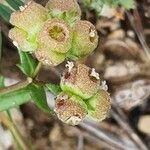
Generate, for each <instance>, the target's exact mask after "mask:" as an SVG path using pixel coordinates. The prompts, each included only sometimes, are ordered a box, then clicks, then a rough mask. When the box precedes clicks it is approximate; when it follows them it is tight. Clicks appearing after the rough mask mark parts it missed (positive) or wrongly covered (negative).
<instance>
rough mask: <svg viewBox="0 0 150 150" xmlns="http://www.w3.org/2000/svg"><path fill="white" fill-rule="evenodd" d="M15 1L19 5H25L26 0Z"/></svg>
mask: <svg viewBox="0 0 150 150" xmlns="http://www.w3.org/2000/svg"><path fill="white" fill-rule="evenodd" d="M12 1H14V2H15V3H16V4H17V5H18V6H23V5H24V2H23V1H21V0H12Z"/></svg>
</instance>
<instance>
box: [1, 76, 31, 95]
mask: <svg viewBox="0 0 150 150" xmlns="http://www.w3.org/2000/svg"><path fill="white" fill-rule="evenodd" d="M31 83H32V79H31V78H27V79H26V80H25V81H21V82H19V83H16V84H14V85H11V86H8V87H4V88H0V95H3V94H7V93H10V92H13V91H16V90H19V89H23V88H25V87H27V86H28V85H29V84H31Z"/></svg>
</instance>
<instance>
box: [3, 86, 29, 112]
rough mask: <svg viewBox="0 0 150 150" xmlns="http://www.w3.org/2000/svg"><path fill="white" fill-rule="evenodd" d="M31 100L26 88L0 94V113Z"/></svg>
mask: <svg viewBox="0 0 150 150" xmlns="http://www.w3.org/2000/svg"><path fill="white" fill-rule="evenodd" d="M29 100H31V96H30V91H29V90H28V88H23V89H19V90H16V91H12V92H10V93H6V94H1V93H0V111H5V110H7V109H10V108H12V107H17V106H19V105H21V104H24V103H26V102H28V101H29Z"/></svg>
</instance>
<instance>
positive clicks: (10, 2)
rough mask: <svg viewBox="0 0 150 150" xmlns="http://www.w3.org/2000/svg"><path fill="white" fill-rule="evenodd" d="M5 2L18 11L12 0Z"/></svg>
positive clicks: (17, 6)
mask: <svg viewBox="0 0 150 150" xmlns="http://www.w3.org/2000/svg"><path fill="white" fill-rule="evenodd" d="M6 2H7V3H8V4H9V5H10V6H11V7H12V8H13V9H15V10H18V9H19V5H18V4H17V3H16V2H15V1H14V0H6Z"/></svg>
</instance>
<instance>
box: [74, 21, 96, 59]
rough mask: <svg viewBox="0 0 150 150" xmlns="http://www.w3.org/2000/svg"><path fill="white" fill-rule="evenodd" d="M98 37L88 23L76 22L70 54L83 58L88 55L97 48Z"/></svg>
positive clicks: (93, 27)
mask: <svg viewBox="0 0 150 150" xmlns="http://www.w3.org/2000/svg"><path fill="white" fill-rule="evenodd" d="M97 44H98V35H97V31H96V29H95V26H94V25H93V24H92V23H90V22H89V21H83V20H81V21H78V22H77V23H76V25H75V26H74V35H73V44H72V51H71V54H72V55H74V56H77V57H79V58H80V57H83V56H86V55H88V54H90V53H91V52H92V51H94V49H95V48H96V47H97Z"/></svg>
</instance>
